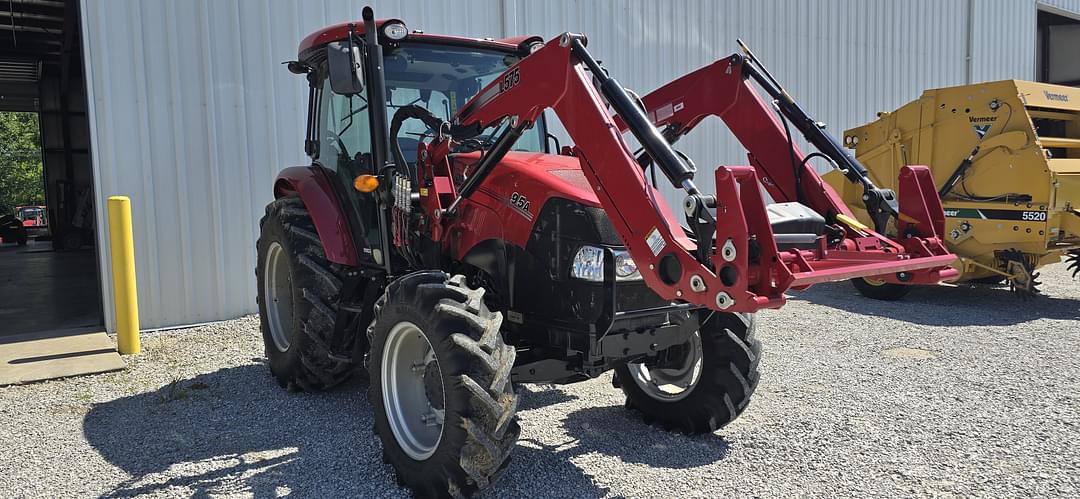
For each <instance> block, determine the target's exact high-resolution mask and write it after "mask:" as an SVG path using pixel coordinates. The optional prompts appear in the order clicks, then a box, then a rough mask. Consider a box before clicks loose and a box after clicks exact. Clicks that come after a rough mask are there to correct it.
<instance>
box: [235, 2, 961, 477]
mask: <svg viewBox="0 0 1080 499" xmlns="http://www.w3.org/2000/svg"><path fill="white" fill-rule="evenodd" d="M363 16H364V19H363V22H362V23H360V24H341V25H336V26H331V27H328V28H326V29H324V30H322V31H319V32H317V33H315V34H312V35H311V36H309V37H307V38H306V39H305V40H304V41H303V42H302V43H301V44H300V52H299V58H298V60H296V61H292V62H290V63H289V69H290V70H291V71H292V72H294V73H297V74H302V75H306V78H307V81H308V84H309V85H310V90H309V96H310V100H309V104H308V106H309V107H308V122H307V139H306V151H307V153H308V155H310V156H311V158H312V160H313V161H312V164H311V165H310V166H302V167H293V168H288V169H285V170H284V171H282V172H281V173H280V175H279V176H278V178H277V180H276V182H275V184H274V195H275V198H276V200H275V201H273V202H272V203H270V205H269V206H267V209H266V216H265V217H264V218H263V220H262V234H261V237H260V238H259V243H258V253H259V255H258V259H259V262H258V267H257V270H256V274H257V278H258V290H259V298H258V302H259V309H260V314H261V316H262V331H263V337H264V340H265V343H266V354H267V357H268V360H269V365H270V369H271V372H272V374H273V376H274V377H275V378H276V379H277V381H278V382H279V383H280V384H281V385H282V386H283V387H287V388H290V389H301V390H323V389H326V388H329V387H332V386H334V385H337V384H339V383H341V382H343V381H345V380H346V379H347V378H349V377H350V375H352V374H353V373H354V372H356V371H358V370H360V369H363V368H365V367H366V370H367V373H368V376H369V377H370V382H369V399H370V401H371V403H372V406H373V409H374V419H375V430H376V433H377V434H378V436H379V438H380V439H381V441H382V446H383V456H384V459H385V460H386V461H387V462H388V463H390V464H391V465H392V466H393V468H394V470H395V472H396V475H397V478H398V481H399V482H400V483H402V484H404V485H407V486H408V487H410V488H411V489H412V490H413V491H414V492H416V493H417V494H418V495H422V496H444V495H452V496H455V495H468V494H470V493H472V492H475V491H476V490H478V489H479V488H481V487H484V486H486V485H487V484H488V483H489V482H490V481H491V480H493V479H494V478H495V477H496V476H497V475H498V474H499V473H500V472H501V471H502V470H503V469H504V468H505V467H506V465H507V463H508V459H507V458H508V454H509V452H510V450H511V448H512V447H513V446H514V442H515V440H516V439H517V437H518V433H519V428H518V425H517V423H516V421H515V411H516V408H517V403H518V398H517V395H516V394H515V389H514V385H515V384H517V383H572V382H576V381H583V380H588V379H590V378H594V377H596V376H598V375H600V374H601V373H603V372H605V371H608V370H614V371H615V375H614V378H613V380H614V384H615V385H616V386H620V387H621V388H622V390H623V391H624V392H625V393H626V397H627V406H628V407H630V408H632V409H635V410H637V411H639V412H640V413H641V415H642V416H643V417H644V418H645V419H646V420H650V421H654V422H656V423H659V424H660V425H662V426H663V427H665V428H667V429H671V430H677V431H683V432H689V433H701V432H711V431H714V430H716V429H717V428H720V427H721V426H723V425H725V424H727V423H728V422H730V421H732V420H733V419H735V418H736V417H737V416H738V415H739V414H740V413H741V412H742V411H743V410H744V409H745V408H746V406H747V403H748V402H749V400H750V396H751V394H752V393H753V391H754V388H755V387H756V385H757V382H758V370H757V367H758V361H759V358H760V353H761V347H760V344H759V343H758V342H757V341H756V340H755V339H754V316H753V313H754V312H756V311H758V310H760V309H763V308H777V307H780V306H781V305H783V303H784V292H785V291H786V290H788V289H801V288H804V287H806V286H809V285H811V284H814V283H818V282H824V281H835V280H843V279H850V278H854V277H861V276H877V277H878V278H880V279H884V280H887V281H889V282H898V283H916V282H921V283H927V282H936V281H938V280H940V279H942V278H946V277H951V276H953V275H955V271H953V270H951V269H950V268H948V267H947V265H948V264H949V263H951V262H952V260H953V259H954V257H953V256H952V255H950V254H948V252H946V251H945V250H944V249H943V248H942V246H941V244H940V241H939V234H940V231H941V223H942V220H943V217H942V210H941V206H940V204H939V201H938V198H937V196H936V192H935V191H934V190H933V187H932V185H931V184H930V183H929V178H928V177H927V176H926V174H927V171H926V170H925V169H924V168H917V167H916V168H905V169H904V171H903V172H902V173H901V178H900V182H899V187H900V189H899V194H900V197H899V202H897V200H896V199H895V198H896V195H895V194H894V193H893V192H892V191H888V190H883V189H878V188H876V187H875V186H874V185H873V184H872V183H871V182H870V181H869V180H868V179H867V177H866V175H865V170H864V169H863V168H862V167H861V166H860V165H859V164H858V163H857V162H855V160H854V159H853V158H852V157H851V156H850V155H848V154H847V153H846V152H844V150H843V149H842V148H841V147H840V145H839V144H838V143H837V142H836V141H835V140H834V139H832V137H830V136H829V135H827V134H825V133H824V132H823V131H822V126H821V125H820V124H818V123H816V122H814V121H813V120H812V119H810V118H809V117H808V116H807V115H806V113H804V112H803V111H802V110H801V109H800V108H799V107H798V106H797V105H796V104H795V103H794V102H793V101H792V100H791V98H790V97H789V96H788V95H787V94H786V92H784V91H783V90H782V89H781V88H780V86H779V85H778V84H776V82H775V81H774V80H773V79H772V77H771V76H769V75H768V73H767V72H765V71H764V69H763V68H762V66H761V65H760V63H757V62H756V60H755V59H754V58H753V56H752V54H750V53H749V51H745V52H746V55H733V56H731V57H728V58H726V59H722V60H720V61H718V62H716V63H714V64H712V65H710V66H708V67H705V68H703V69H701V70H698V71H696V72H694V73H690V74H689V75H687V76H685V77H683V78H680V79H679V80H676V81H674V82H672V83H671V84H669V85H667V86H665V87H663V88H661V89H659V90H657V91H656V92H654V93H653V94H650V95H648V96H646V97H644V98H643V99H637V98H636V97H635V96H634V95H633V93H632V92H629V91H627V90H625V89H623V87H621V86H620V85H619V84H618V82H616V80H615V79H613V78H611V77H609V76H608V75H607V73H606V72H605V71H604V70H603V69H602V68H601V67H600V66H599V64H598V62H597V61H596V60H594V59H593V57H592V56H590V54H589V53H588V51H587V50H586V48H585V47H586V40H585V38H584V37H582V36H580V35H574V34H569V33H567V34H563V35H561V36H559V37H557V38H555V39H553V40H551V41H548V42H546V43H545V42H544V41H543V40H542V39H540V38H535V37H534V38H514V39H504V40H492V39H468V38H459V37H452V36H442V35H432V34H424V33H422V32H419V31H413V32H410V31H409V30H408V29H406V27H405V24H404V23H403V22H402V21H399V20H385V21H378V22H377V21H375V20H374V16H373V14H372V11H371V9H370V8H366V9H364V14H363ZM750 80H753V81H755V82H756V83H757V84H758V85H759V86H760V87H761V88H763V89H764V90H765V91H766V92H767V93H768V94H769V95H770V96H771V97H772V98H773V99H774V105H775V107H776V111H777V112H774V110H773V109H770V106H768V105H766V104H765V103H764V101H763V100H762V99H761V98H759V97H758V95H757V93H756V92H755V90H754V87H753V86H751V83H750ZM545 110H549V111H551V112H554V113H555V114H556V115H557V116H558V117H559V119H560V120H561V122H562V123H563V125H564V126H565V128H566V130H567V132H568V133H569V135H570V137H571V138H572V139H573V141H574V142H575V144H574V145H573V146H572V147H570V146H567V147H562V148H561V151H553V150H549V144H551V142H553V141H550V140H548V139H549V137H548V134H547V131H546V127H545V121H544V111H545ZM708 116H718V117H720V118H721V119H723V120H724V121H725V123H726V124H727V126H728V127H729V128H730V129H731V130H732V131H733V132H734V134H735V135H736V136H737V137H738V138H739V139H740V140H741V141H742V143H743V144H744V145H745V146H746V148H747V149H748V150H749V152H750V156H749V161H750V165H751V166H737V167H723V166H721V167H718V168H716V169H715V172H714V173H713V175H714V178H715V181H716V191H717V192H716V194H715V195H713V194H706V193H703V192H701V191H700V190H699V189H698V187H697V185H696V183H695V168H694V165H693V162H692V161H691V160H690V158H688V157H687V156H685V155H684V154H682V153H680V152H678V151H676V150H675V149H673V148H672V145H671V144H673V143H675V142H676V141H677V140H678V139H679V138H680V137H681V136H682V135H684V134H685V133H687V132H689V131H690V130H691V129H693V128H694V127H695V126H696V125H697V124H698V123H700V122H701V120H702V119H704V118H706V117H708ZM778 116H779V119H778ZM790 126H794V127H795V128H796V129H797V130H798V131H800V132H801V133H802V134H803V135H804V136H805V137H806V138H807V140H808V141H809V142H810V143H811V144H813V145H814V146H816V147H817V148H818V149H819V150H820V152H816V153H813V154H810V155H804V154H803V153H802V152H801V151H800V150H799V149H798V148H797V147H796V146H795V144H793V143H792V140H791V134H790V133H789V132H788V130H789V129H790V128H789V127H790ZM658 127H663V128H662V130H661V129H658ZM625 132H629V133H630V134H631V135H632V136H633V138H634V139H635V140H636V142H637V143H638V144H640V149H639V150H638V151H637V152H634V150H633V149H632V148H631V146H630V145H628V143H627V141H626V140H624V136H623V135H624V133H625ZM558 147H559V146H558V145H557V144H556V148H558ZM815 157H817V158H821V159H822V160H824V161H828V162H832V163H833V164H834V165H835V166H837V167H838V168H840V169H841V170H843V171H844V172H845V174H846V175H847V176H848V177H849V178H850V179H851V180H852V181H854V182H858V183H860V184H861V185H863V187H864V190H865V199H864V205H865V208H866V209H867V210H868V211H869V212H870V213H873V214H874V220H875V224H877V225H878V227H877V228H876V230H874V229H871V228H869V227H866V226H864V225H862V224H860V223H859V222H857V221H855V219H854V217H853V216H852V215H851V211H850V210H849V209H848V207H846V206H845V205H844V204H843V203H842V201H841V200H840V198H839V197H838V196H837V195H836V193H835V192H834V191H833V190H832V189H831V188H829V187H828V186H827V185H825V184H823V183H822V181H821V178H820V177H819V176H818V174H817V173H816V172H815V170H814V169H813V168H812V167H811V166H812V165H810V164H809V163H810V160H811V159H813V158H815ZM657 170H659V171H660V172H661V174H662V175H663V177H666V180H667V181H670V182H671V183H672V184H673V185H675V186H676V187H677V188H679V189H682V190H683V191H685V193H686V198H685V201H684V202H683V205H682V206H681V207H679V208H680V209H679V210H678V213H680V215H681V216H676V211H674V210H672V209H670V208H669V207H668V205H667V203H666V202H665V201H664V199H663V198H662V197H661V195H660V194H659V192H658V191H657V190H656V188H655V182H656V172H657ZM650 177H651V179H652V184H650V181H649V179H650ZM762 187H763V188H764V190H766V191H768V193H769V194H770V195H771V197H772V198H773V200H775V201H777V203H778V204H771V205H768V206H767V205H766V203H765V202H764V200H763V195H762ZM680 219H681V221H680ZM890 220H891V221H890ZM886 223H895V224H896V227H898V228H899V232H898V233H899V234H902V235H903V236H904V237H903V238H902V239H900V240H898V241H892V240H890V239H888V238H886V237H883V236H881V235H879V234H880V233H881V232H883V229H882V227H883V226H884V225H885V224H886Z"/></svg>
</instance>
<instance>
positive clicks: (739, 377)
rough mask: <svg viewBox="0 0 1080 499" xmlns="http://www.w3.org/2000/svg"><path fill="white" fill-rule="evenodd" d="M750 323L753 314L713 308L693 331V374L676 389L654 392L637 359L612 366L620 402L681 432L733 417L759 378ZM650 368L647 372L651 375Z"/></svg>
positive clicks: (707, 429) (710, 427)
mask: <svg viewBox="0 0 1080 499" xmlns="http://www.w3.org/2000/svg"><path fill="white" fill-rule="evenodd" d="M756 326H757V324H756V322H755V318H754V315H753V314H747V315H743V314H726V313H719V312H716V313H713V314H712V316H711V317H710V318H709V319H708V320H706V321H705V322H704V324H702V325H701V329H700V330H699V331H698V333H697V337H698V338H700V348H699V349H697V351H698V354H697V357H698V358H699V359H700V368H699V369H700V370H699V371H698V373H699V374H698V376H697V379H696V381H694V382H693V383H692V384H691V386H689V387H688V388H686V389H685V391H683V392H679V393H677V394H671V395H667V394H666V392H663V391H658V389H657V388H658V387H656V386H655V383H649V381H648V380H646V379H644V377H645V371H642V369H643V368H644V366H643V365H641V364H636V363H628V364H623V365H621V366H619V367H617V368H616V370H615V375H616V376H617V377H618V384H619V386H620V387H621V388H622V390H623V392H624V393H625V394H626V407H627V408H628V409H631V410H635V411H637V412H638V413H639V414H640V415H641V417H642V418H643V419H644V420H645V422H647V423H653V422H655V423H658V424H660V425H661V426H662V427H664V429H666V430H669V431H681V432H684V433H692V434H693V433H711V432H713V431H716V430H718V429H720V428H722V427H723V426H724V425H726V424H728V423H730V422H732V421H734V420H735V418H737V417H738V416H739V415H740V414H742V412H743V411H744V410H746V407H747V405H748V404H749V403H750V396H751V395H753V393H754V390H755V389H756V388H757V384H758V379H759V378H760V374H759V373H758V363H759V362H760V360H761V342H759V341H757V340H756V339H755V338H754V330H755V329H756ZM695 341H696V340H695V339H692V340H691V342H690V343H691V344H693V343H694V342H695ZM673 348H674V347H673ZM691 350H692V351H693V350H694V349H693V348H691ZM653 371H655V369H654V370H653ZM653 371H650V375H655V373H654V372H653ZM650 379H653V381H655V379H654V378H652V377H650ZM650 385H652V386H650Z"/></svg>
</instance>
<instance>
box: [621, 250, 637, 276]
mask: <svg viewBox="0 0 1080 499" xmlns="http://www.w3.org/2000/svg"><path fill="white" fill-rule="evenodd" d="M615 280H616V281H639V280H641V274H639V273H638V270H637V264H636V263H634V258H633V257H631V256H630V252H629V251H626V250H618V251H616V252H615Z"/></svg>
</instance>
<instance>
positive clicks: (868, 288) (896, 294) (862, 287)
mask: <svg viewBox="0 0 1080 499" xmlns="http://www.w3.org/2000/svg"><path fill="white" fill-rule="evenodd" d="M851 284H852V285H854V286H855V289H857V290H858V291H859V294H861V295H863V296H865V297H867V298H873V299H875V300H883V301H896V300H899V299H901V298H903V297H905V296H907V294H908V293H910V292H911V286H908V285H905V284H893V283H891V282H883V281H877V280H872V279H867V278H865V277H859V278H857V279H852V280H851Z"/></svg>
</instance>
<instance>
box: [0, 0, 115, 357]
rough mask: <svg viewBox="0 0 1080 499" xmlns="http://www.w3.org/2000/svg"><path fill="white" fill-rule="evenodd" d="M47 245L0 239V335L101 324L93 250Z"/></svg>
mask: <svg viewBox="0 0 1080 499" xmlns="http://www.w3.org/2000/svg"><path fill="white" fill-rule="evenodd" d="M0 1H2V0H0ZM50 244H51V243H49V242H48V241H30V244H28V245H26V246H17V245H15V244H0V336H8V335H16V334H24V333H31V332H37V331H54V330H58V329H69V328H75V327H94V328H96V329H97V330H99V331H100V330H101V329H102V328H101V325H102V311H101V298H100V296H99V295H100V294H101V288H100V287H99V286H98V272H97V258H96V256H95V254H94V251H93V250H92V249H85V250H81V251H59V252H54V251H52V247H51V245H50Z"/></svg>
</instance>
